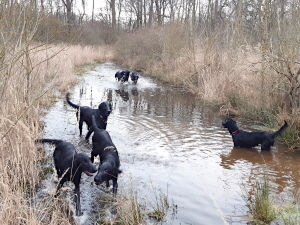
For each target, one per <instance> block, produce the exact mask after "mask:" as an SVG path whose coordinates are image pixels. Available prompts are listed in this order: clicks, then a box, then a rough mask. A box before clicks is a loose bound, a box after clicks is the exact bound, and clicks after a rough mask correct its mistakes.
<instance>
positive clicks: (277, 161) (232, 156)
mask: <svg viewBox="0 0 300 225" xmlns="http://www.w3.org/2000/svg"><path fill="white" fill-rule="evenodd" d="M278 149H279V151H275V150H274V149H273V151H260V150H257V149H244V148H233V149H232V150H231V151H230V152H229V154H221V156H220V157H221V163H220V165H221V166H222V167H223V168H224V169H229V170H237V169H241V170H244V169H245V168H248V171H249V174H248V176H249V179H250V180H249V181H248V183H249V184H254V183H255V181H256V179H257V177H259V176H266V177H267V178H268V179H270V180H271V181H272V182H273V183H274V184H275V185H274V186H273V189H274V190H275V191H276V192H277V193H280V192H282V191H284V190H285V189H286V188H288V189H291V188H299V187H300V172H299V171H300V165H299V163H296V161H298V162H299V160H300V154H290V153H287V152H280V147H279V146H278Z"/></svg>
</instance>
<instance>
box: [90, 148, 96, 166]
mask: <svg viewBox="0 0 300 225" xmlns="http://www.w3.org/2000/svg"><path fill="white" fill-rule="evenodd" d="M96 156H97V154H95V152H94V151H92V152H91V161H92V163H94V157H96Z"/></svg>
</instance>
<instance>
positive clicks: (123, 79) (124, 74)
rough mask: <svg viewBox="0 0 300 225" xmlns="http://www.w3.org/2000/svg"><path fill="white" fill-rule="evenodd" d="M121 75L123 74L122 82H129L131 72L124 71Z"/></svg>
mask: <svg viewBox="0 0 300 225" xmlns="http://www.w3.org/2000/svg"><path fill="white" fill-rule="evenodd" d="M121 74H122V79H121V81H122V82H128V79H129V74H130V71H129V70H123V71H122V72H121Z"/></svg>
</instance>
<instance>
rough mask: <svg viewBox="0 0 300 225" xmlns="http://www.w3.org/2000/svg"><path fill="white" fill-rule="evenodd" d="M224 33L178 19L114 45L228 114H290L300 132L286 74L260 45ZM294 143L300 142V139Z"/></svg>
mask: <svg viewBox="0 0 300 225" xmlns="http://www.w3.org/2000/svg"><path fill="white" fill-rule="evenodd" d="M227 32H228V31H227ZM222 35H223V34H222V33H220V32H219V33H218V31H216V33H215V34H214V36H209V37H204V36H198V37H197V36H192V35H191V34H190V31H189V30H188V29H186V28H185V27H183V26H182V25H179V24H172V25H169V26H164V27H163V28H152V29H143V30H141V31H138V32H135V33H133V34H125V35H122V39H120V40H119V41H118V42H117V43H116V45H115V60H116V61H117V62H118V63H120V64H123V65H126V66H128V67H129V68H131V69H141V70H143V71H144V73H145V74H150V75H151V76H153V77H156V78H158V79H160V80H162V81H164V82H168V83H172V84H174V85H178V86H184V87H186V89H187V90H189V91H190V92H191V93H193V94H195V95H197V96H199V97H201V98H202V99H204V100H206V101H209V102H212V103H214V104H216V105H219V106H220V113H221V114H223V115H225V116H234V115H241V116H244V117H249V118H253V119H256V120H259V121H261V122H265V123H267V124H268V125H270V126H274V127H277V126H278V125H279V124H281V123H282V121H283V120H287V121H288V123H289V124H292V125H293V127H294V128H295V129H294V130H296V131H297V132H298V131H299V130H300V121H295V118H298V117H297V116H296V115H297V112H299V109H296V108H294V109H293V110H292V113H291V112H290V111H289V110H290V109H288V104H287V102H288V98H289V95H288V93H289V91H288V90H289V89H288V88H287V86H288V82H287V79H286V78H284V77H283V75H281V74H278V73H277V72H275V71H274V68H273V66H272V64H271V63H270V62H271V61H270V60H266V59H265V58H264V57H263V55H262V47H261V45H260V44H257V45H255V46H251V45H249V44H245V45H239V46H238V45H233V44H230V43H225V44H220V43H221V42H222ZM296 69H297V68H295V69H294V70H295V71H296ZM296 136H299V133H297V134H296ZM294 139H295V138H294ZM286 142H289V139H287V140H286ZM295 143H296V144H294V143H293V146H300V144H299V143H300V139H299V138H298V139H297V140H296V141H295Z"/></svg>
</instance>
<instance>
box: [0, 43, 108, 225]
mask: <svg viewBox="0 0 300 225" xmlns="http://www.w3.org/2000/svg"><path fill="white" fill-rule="evenodd" d="M6 48H8V46H6ZM109 57H110V52H109V51H108V50H107V48H106V47H97V48H94V47H81V46H62V45H61V46H49V45H42V46H38V45H37V44H35V45H30V46H22V45H18V46H11V51H10V54H6V55H4V56H3V57H2V58H1V59H2V68H1V71H0V76H1V82H0V85H1V89H0V90H1V96H0V98H1V107H0V137H1V138H0V160H1V166H0V177H1V178H0V202H1V207H0V221H1V224H45V223H47V224H71V223H72V221H71V220H69V219H68V218H69V217H68V216H65V215H64V216H61V215H62V214H66V213H67V212H68V210H62V207H63V204H58V202H57V201H59V200H55V199H52V198H51V199H44V201H41V202H44V203H43V204H42V205H35V204H34V203H33V198H34V196H35V190H36V188H37V187H38V184H39V182H40V177H39V169H38V168H39V164H40V162H41V161H42V160H43V159H44V154H43V152H41V151H39V150H38V149H37V147H36V146H35V144H34V140H35V138H36V137H37V136H38V134H39V133H40V132H41V131H42V128H43V127H42V124H41V123H40V118H41V116H43V113H42V111H43V109H44V108H45V107H47V106H50V105H51V104H52V103H53V102H51V101H49V99H51V96H54V95H56V94H57V91H58V90H60V91H63V92H65V91H66V90H67V89H68V88H69V87H70V86H71V85H73V84H74V82H76V76H75V68H76V67H77V66H80V65H84V64H91V63H93V62H95V61H102V60H105V61H106V60H107V59H108V58H109ZM58 206H59V207H58Z"/></svg>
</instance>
